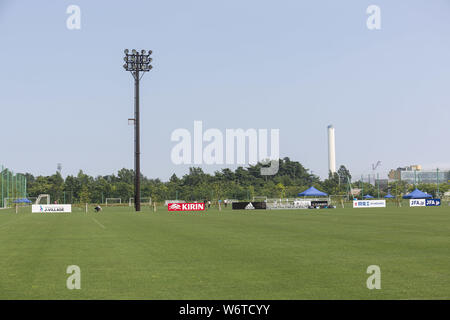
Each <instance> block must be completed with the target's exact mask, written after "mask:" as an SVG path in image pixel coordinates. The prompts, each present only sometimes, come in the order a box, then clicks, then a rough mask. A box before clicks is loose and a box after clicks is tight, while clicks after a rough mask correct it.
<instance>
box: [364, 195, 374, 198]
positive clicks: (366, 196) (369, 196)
mask: <svg viewBox="0 0 450 320" xmlns="http://www.w3.org/2000/svg"><path fill="white" fill-rule="evenodd" d="M363 198H364V199H373V196H371V195H370V194H366V195H365V196H364V197H363Z"/></svg>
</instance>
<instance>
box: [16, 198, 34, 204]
mask: <svg viewBox="0 0 450 320" xmlns="http://www.w3.org/2000/svg"><path fill="white" fill-rule="evenodd" d="M13 203H31V201H30V200H28V199H27V198H22V199H17V200H14V201H13Z"/></svg>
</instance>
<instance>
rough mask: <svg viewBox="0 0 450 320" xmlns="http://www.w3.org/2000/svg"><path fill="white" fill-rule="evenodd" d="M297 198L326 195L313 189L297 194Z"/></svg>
mask: <svg viewBox="0 0 450 320" xmlns="http://www.w3.org/2000/svg"><path fill="white" fill-rule="evenodd" d="M298 196H299V197H326V196H328V194H327V193H325V192H322V191H319V190H317V189H316V188H314V187H311V188H309V189H308V190H305V191H303V192H301V193H299V194H298Z"/></svg>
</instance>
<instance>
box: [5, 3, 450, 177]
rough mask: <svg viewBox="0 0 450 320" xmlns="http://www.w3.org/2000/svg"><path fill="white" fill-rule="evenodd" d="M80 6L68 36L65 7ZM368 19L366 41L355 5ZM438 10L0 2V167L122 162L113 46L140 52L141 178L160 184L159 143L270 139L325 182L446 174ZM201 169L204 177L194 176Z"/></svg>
mask: <svg viewBox="0 0 450 320" xmlns="http://www.w3.org/2000/svg"><path fill="white" fill-rule="evenodd" d="M71 4H75V5H78V6H80V8H81V30H68V29H67V28H66V19H67V17H68V14H66V9H67V7H68V6H69V5H71ZM371 4H375V5H378V6H380V8H381V21H382V22H381V30H375V31H371V30H368V29H367V27H366V19H367V17H368V15H367V14H366V8H367V7H368V6H369V5H371ZM449 16H450V2H449V1H448V0H435V1H425V0H423V1H418V0H397V1H385V0H372V1H363V0H353V1H335V0H330V1H324V0H320V1H319V0H317V1H298V0H297V1H261V0H259V1H253V0H252V1H234V0H228V1H206V0H205V1H134V0H130V1H115V2H113V1H99V0H97V1H85V0H72V1H50V0H43V1H8V0H6V1H5V0H3V1H2V0H0V42H1V48H2V50H0V60H1V61H2V62H3V63H2V64H3V66H2V71H1V73H0V88H1V89H0V108H1V112H0V115H1V125H0V137H1V140H2V147H1V148H0V164H3V165H6V166H7V167H9V168H11V169H13V170H14V171H16V172H25V171H26V172H31V173H33V174H35V175H48V174H52V173H54V172H55V171H56V164H57V163H62V165H63V170H62V171H63V174H64V175H67V174H76V173H77V172H78V170H79V169H83V170H84V171H85V172H87V173H89V174H92V175H98V174H101V175H105V174H110V173H113V172H116V171H117V170H118V169H120V168H122V167H127V168H132V167H133V144H132V143H133V129H132V127H131V126H128V124H127V119H128V118H131V117H132V116H133V82H132V78H131V75H130V74H127V73H126V72H125V71H124V70H123V68H122V64H123V60H122V59H123V50H124V49H125V48H130V49H132V48H136V49H152V50H153V66H154V69H153V70H152V71H151V72H150V73H149V74H146V75H145V76H144V78H143V81H142V84H141V112H142V115H141V121H142V132H141V135H142V138H141V139H142V146H141V148H142V173H143V174H144V175H146V176H148V177H153V178H154V177H160V178H162V179H164V180H165V179H167V178H168V177H169V176H170V175H171V174H172V173H173V172H175V173H177V174H178V175H180V174H184V173H185V172H186V171H187V168H188V167H189V166H185V165H181V166H180V165H174V164H173V163H172V162H171V159H170V151H171V149H172V147H173V146H174V145H175V143H174V142H171V141H170V135H171V133H172V131H173V130H175V129H177V128H186V129H188V130H190V131H191V132H192V130H193V122H194V120H202V121H203V126H204V128H205V129H207V128H218V129H220V130H223V132H225V129H226V128H231V129H234V128H243V129H247V128H266V129H271V128H274V129H280V154H281V156H282V157H284V156H288V157H290V158H291V159H293V160H297V161H300V162H301V163H302V164H304V165H305V166H306V167H307V168H309V169H311V170H312V171H313V172H314V173H315V174H318V175H320V176H321V177H324V176H325V175H326V174H327V170H328V169H327V131H326V128H327V125H328V124H330V123H332V124H333V125H334V126H335V128H336V150H337V164H338V165H340V164H344V165H346V166H347V167H348V168H349V169H350V170H351V172H352V173H353V175H354V176H356V177H358V176H360V175H361V174H363V173H364V174H368V173H369V172H370V171H371V164H372V163H375V162H376V161H377V160H381V161H382V162H383V164H382V167H381V168H380V172H381V173H383V174H385V173H387V171H388V170H389V169H390V168H396V167H398V166H403V165H409V164H416V163H417V164H422V165H423V166H424V167H425V168H436V166H439V167H440V168H450V148H448V145H447V143H448V142H447V141H448V138H449V133H450V129H449V128H450V126H449V125H450V123H449V120H450V108H449V105H450V90H449V89H448V88H449V83H450V59H449V57H450V43H449V41H448V39H450V23H449V21H448V17H449ZM203 168H204V169H205V171H208V172H213V171H214V170H215V169H217V167H214V166H203Z"/></svg>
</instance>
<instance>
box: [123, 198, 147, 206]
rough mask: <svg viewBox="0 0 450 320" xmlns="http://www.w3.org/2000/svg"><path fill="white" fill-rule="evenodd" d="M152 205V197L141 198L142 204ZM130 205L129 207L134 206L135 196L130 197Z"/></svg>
mask: <svg viewBox="0 0 450 320" xmlns="http://www.w3.org/2000/svg"><path fill="white" fill-rule="evenodd" d="M151 205H152V198H151V197H144V198H141V206H151ZM128 206H129V207H132V206H134V198H130V199H129V200H128Z"/></svg>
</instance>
